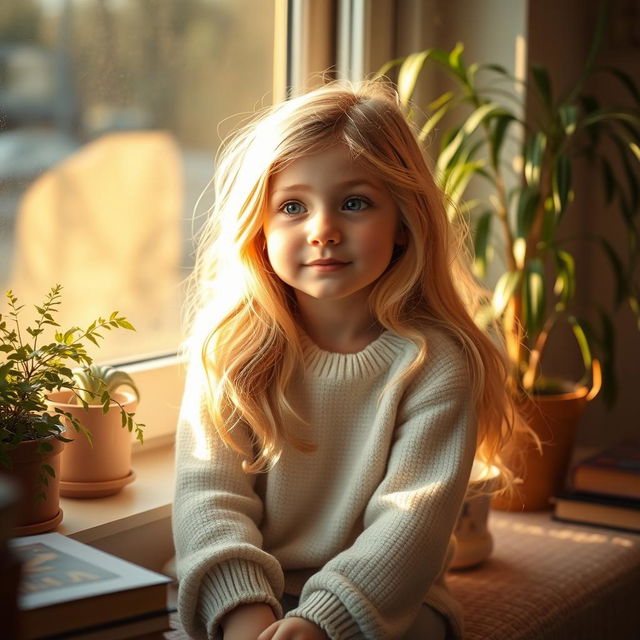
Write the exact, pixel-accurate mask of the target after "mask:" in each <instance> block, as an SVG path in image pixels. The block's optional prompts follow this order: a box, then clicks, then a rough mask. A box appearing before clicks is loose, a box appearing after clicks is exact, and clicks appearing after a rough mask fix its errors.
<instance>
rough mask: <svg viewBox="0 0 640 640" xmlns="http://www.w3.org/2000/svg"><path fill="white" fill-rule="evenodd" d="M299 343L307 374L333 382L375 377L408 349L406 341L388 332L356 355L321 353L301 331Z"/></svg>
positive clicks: (322, 351) (321, 350)
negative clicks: (331, 379) (332, 379)
mask: <svg viewBox="0 0 640 640" xmlns="http://www.w3.org/2000/svg"><path fill="white" fill-rule="evenodd" d="M300 343H301V345H302V353H303V355H304V363H305V369H306V371H307V372H308V373H311V374H313V375H316V376H318V377H322V378H334V379H348V378H363V377H370V376H372V375H375V374H376V373H378V372H380V371H383V370H386V369H388V368H389V365H391V363H392V362H393V361H394V360H395V359H396V358H397V356H398V354H399V353H400V352H401V351H403V350H404V349H406V347H407V340H405V339H404V338H401V337H400V336H398V335H397V334H395V333H392V332H390V331H384V332H383V333H382V334H381V335H380V336H379V337H378V338H376V339H375V340H374V341H373V342H370V343H369V344H368V345H367V346H366V347H365V348H364V349H362V350H361V351H358V352H357V353H333V352H331V351H324V350H323V349H321V348H320V347H318V345H316V344H315V343H314V342H313V341H312V340H311V338H310V337H309V336H308V335H307V334H306V333H304V332H302V331H301V332H300Z"/></svg>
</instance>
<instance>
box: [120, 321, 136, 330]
mask: <svg viewBox="0 0 640 640" xmlns="http://www.w3.org/2000/svg"><path fill="white" fill-rule="evenodd" d="M118 326H119V327H121V328H122V329H128V330H129V331H135V330H136V328H135V327H134V326H133V325H132V324H131V323H130V322H129V321H128V320H125V319H124V318H118Z"/></svg>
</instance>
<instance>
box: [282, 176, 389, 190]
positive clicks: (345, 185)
mask: <svg viewBox="0 0 640 640" xmlns="http://www.w3.org/2000/svg"><path fill="white" fill-rule="evenodd" d="M353 187H371V188H372V189H376V190H379V189H380V187H379V186H376V185H375V184H374V183H373V182H371V181H370V180H367V179H366V178H355V179H353V180H345V181H344V182H338V183H337V184H336V185H335V188H336V189H350V188H353ZM287 191H312V187H311V186H310V185H308V184H304V183H300V184H290V185H287V186H286V187H279V188H277V189H274V190H273V193H283V192H284V193H286V192H287Z"/></svg>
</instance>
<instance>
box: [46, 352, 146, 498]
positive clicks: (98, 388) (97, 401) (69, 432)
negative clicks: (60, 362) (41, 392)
mask: <svg viewBox="0 0 640 640" xmlns="http://www.w3.org/2000/svg"><path fill="white" fill-rule="evenodd" d="M73 379H74V383H75V385H76V389H75V391H74V390H69V389H64V390H62V391H54V392H53V393H50V394H48V396H47V402H48V403H49V404H50V405H51V406H52V407H54V408H58V409H61V410H62V411H64V412H65V413H69V414H71V415H72V416H74V417H75V418H76V420H77V421H78V422H79V423H80V424H82V425H83V426H84V428H85V429H86V430H87V435H88V436H89V437H87V438H82V437H81V438H78V437H75V438H73V436H74V435H75V434H74V433H73V427H72V426H71V425H70V424H67V429H66V431H65V434H64V435H65V436H66V437H67V438H73V439H72V440H71V441H70V442H67V443H66V445H65V447H64V449H63V450H62V454H61V458H60V495H62V496H64V497H69V498H98V497H103V496H108V495H112V494H114V493H117V492H118V491H120V490H121V489H122V488H123V487H125V486H126V485H128V484H129V483H131V482H133V480H134V479H135V472H134V471H133V470H132V469H131V432H132V431H134V430H135V433H136V439H137V440H139V441H140V442H143V431H142V428H143V426H144V425H142V424H139V423H136V422H134V421H133V416H134V414H135V410H136V406H137V403H138V400H139V397H140V394H139V392H138V388H137V387H136V384H135V382H134V381H133V379H132V378H131V376H130V375H129V374H128V373H126V372H125V371H122V370H121V369H117V368H114V367H111V366H109V365H97V364H90V365H88V366H85V367H76V368H75V369H74V370H73ZM122 387H129V390H126V391H123V389H122ZM121 427H124V428H121Z"/></svg>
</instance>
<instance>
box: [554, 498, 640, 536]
mask: <svg viewBox="0 0 640 640" xmlns="http://www.w3.org/2000/svg"><path fill="white" fill-rule="evenodd" d="M554 502H555V507H554V517H555V518H556V519H557V520H563V521H567V522H578V523H581V524H593V525H597V526H603V527H612V528H614V529H625V530H627V531H640V500H634V499H633V498H617V497H613V496H605V495H598V494H590V493H582V492H578V491H574V492H570V491H569V492H565V493H562V494H560V495H558V496H556V497H555V498H554Z"/></svg>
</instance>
